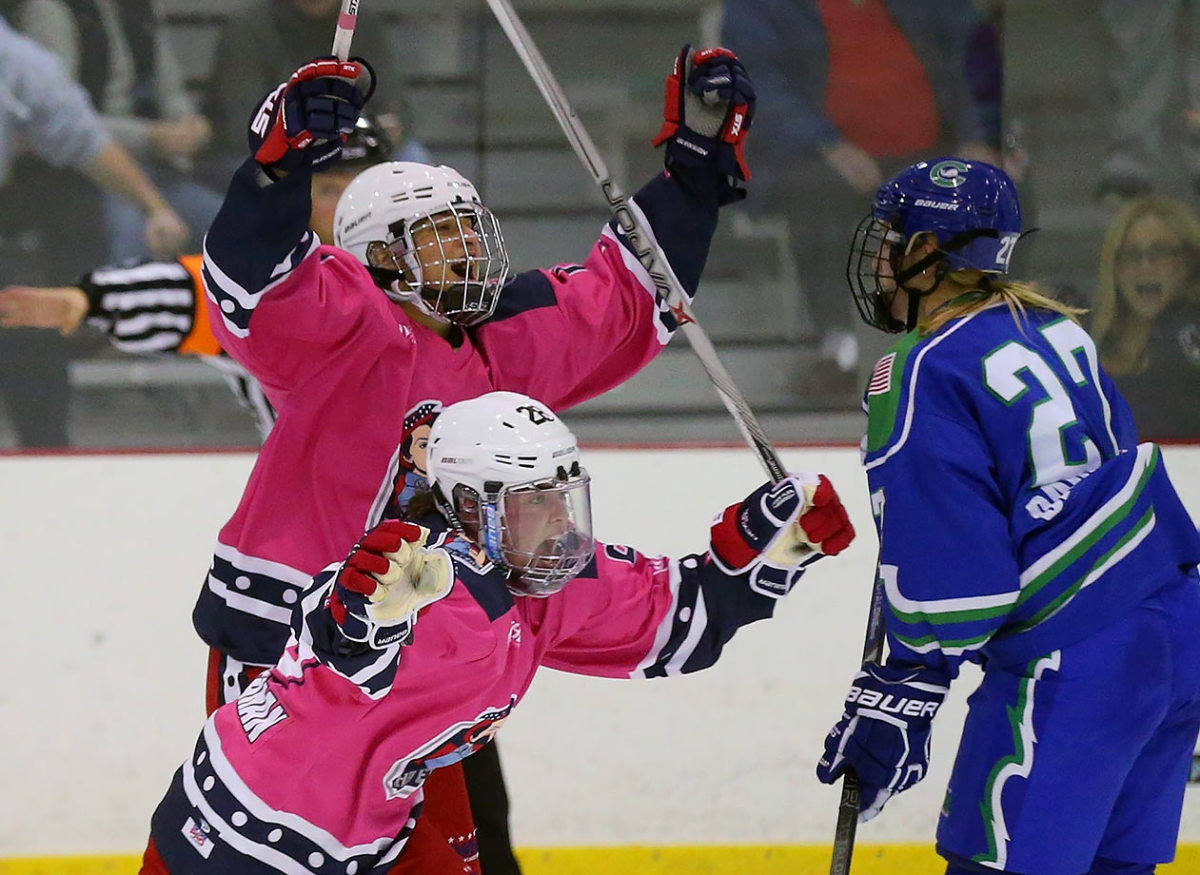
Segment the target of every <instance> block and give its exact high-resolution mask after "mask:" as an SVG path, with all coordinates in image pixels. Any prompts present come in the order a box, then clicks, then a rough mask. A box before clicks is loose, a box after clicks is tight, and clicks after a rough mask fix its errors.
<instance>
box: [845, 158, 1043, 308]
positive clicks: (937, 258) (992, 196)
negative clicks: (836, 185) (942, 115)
mask: <svg viewBox="0 0 1200 875" xmlns="http://www.w3.org/2000/svg"><path fill="white" fill-rule="evenodd" d="M922 235H924V236H925V239H928V237H932V238H933V239H934V242H935V246H936V250H935V251H934V252H932V253H930V254H928V255H927V256H925V257H924V258H921V259H920V260H918V261H917V262H916V263H914V264H910V265H908V266H907V267H905V268H904V269H903V270H902V269H901V263H902V262H903V260H904V257H905V256H906V255H907V254H908V252H909V251H910V249H911V246H912V242H913V239H914V238H916V237H918V236H922ZM1020 236H1021V206H1020V202H1019V201H1018V199H1017V190H1016V187H1015V186H1014V185H1013V182H1012V180H1011V179H1009V177H1008V174H1007V173H1005V172H1004V171H1003V170H1001V169H1000V168H999V167H994V166H992V165H991V164H986V163H984V162H982V161H966V160H963V159H960V158H951V157H947V158H935V159H932V160H930V161H919V162H917V163H916V164H913V165H912V166H911V167H908V168H906V169H905V170H902V171H901V172H900V173H898V174H897V175H896V176H895V177H893V178H892V179H890V180H888V181H887V182H885V183H884V184H883V185H882V186H880V187H879V191H878V192H877V193H876V194H875V203H874V204H873V205H872V207H871V214H870V215H869V216H867V217H866V218H864V219H863V220H862V222H860V223H859V226H858V229H857V230H856V232H855V235H854V242H853V244H852V246H851V249H850V260H849V262H848V264H847V266H846V277H847V279H848V280H849V283H850V290H851V293H852V294H853V295H854V301H855V304H857V306H858V311H859V314H860V315H861V316H862V318H863V321H865V322H866V323H867V324H868V325H872V326H874V327H875V328H880V329H882V330H884V331H890V332H900V331H911V330H912V329H913V328H914V327H915V324H916V312H917V303H918V302H917V299H918V298H919V297H920V295H922V294H928V293H929V292H931V291H933V289H935V288H937V285H938V284H940V282H941V279H942V278H943V277H944V276H945V275H946V274H947V273H949V272H950V271H955V270H978V271H981V272H983V273H985V274H1005V273H1008V264H1009V259H1010V258H1011V256H1012V251H1013V247H1014V245H1015V244H1016V242H1017V240H1018V239H1019V238H1020ZM930 267H934V268H935V276H936V278H937V280H936V282H935V283H934V285H933V286H932V287H930V288H927V289H923V290H916V289H912V288H909V287H908V286H906V285H905V283H907V282H908V281H909V280H911V279H912V278H913V277H915V276H917V275H919V274H921V273H924V272H925V271H926V270H928V269H929V268H930ZM901 288H903V289H904V290H905V291H906V292H908V293H909V318H908V320H907V321H906V322H904V323H902V322H900V321H899V320H898V319H896V318H895V317H894V316H893V315H892V312H891V310H892V301H893V299H894V298H895V297H896V294H897V292H898V291H899V290H900V289H901Z"/></svg>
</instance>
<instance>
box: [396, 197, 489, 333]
mask: <svg viewBox="0 0 1200 875" xmlns="http://www.w3.org/2000/svg"><path fill="white" fill-rule="evenodd" d="M387 249H388V252H389V253H390V255H391V259H392V261H393V262H394V264H395V266H396V269H397V270H399V271H400V275H401V280H400V288H401V291H402V292H404V291H407V292H410V293H411V295H412V296H413V297H414V298H416V299H419V301H418V303H419V304H421V305H422V306H423V309H426V310H428V311H429V312H431V313H434V314H436V315H438V316H441V317H443V318H445V319H446V320H448V321H450V322H454V323H457V324H459V325H474V324H475V323H476V322H480V321H482V320H484V319H486V318H487V317H488V316H490V315H491V314H492V311H494V310H495V309H496V300H497V296H498V295H499V292H500V288H501V286H503V285H504V280H505V279H506V278H507V276H508V252H507V250H506V249H505V248H504V238H503V237H502V236H501V234H500V225H499V223H498V222H497V221H496V217H495V216H494V215H492V212H491V210H488V209H487V208H486V207H483V206H480V205H478V204H469V205H463V206H458V207H455V208H453V209H449V210H445V209H444V210H440V211H438V212H436V213H430V214H427V215H425V216H421V217H418V218H416V219H414V220H412V221H410V222H409V223H408V225H407V227H406V228H405V231H404V233H403V234H401V235H400V236H399V237H397V238H396V239H394V240H392V241H391V242H390V243H388V244H387Z"/></svg>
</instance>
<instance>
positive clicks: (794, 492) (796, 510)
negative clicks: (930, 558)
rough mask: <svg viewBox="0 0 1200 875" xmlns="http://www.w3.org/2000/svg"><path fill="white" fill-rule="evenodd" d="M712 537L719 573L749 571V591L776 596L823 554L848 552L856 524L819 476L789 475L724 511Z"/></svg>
mask: <svg viewBox="0 0 1200 875" xmlns="http://www.w3.org/2000/svg"><path fill="white" fill-rule="evenodd" d="M711 538H712V557H713V560H714V561H715V562H716V563H717V565H718V567H720V568H721V570H722V571H725V572H726V573H728V574H744V573H746V572H749V580H750V588H751V589H753V590H754V591H755V592H757V593H759V594H761V595H765V596H770V597H772V598H780V597H782V596H785V595H787V594H788V592H790V591H791V589H792V587H793V586H795V584H796V581H797V580H799V579H800V576H801V575H802V574H803V573H804V569H805V568H807V567H808V566H809V565H811V564H812V563H813V562H814V561H816V560H817V559H819V558H820V557H821V556H822V555H830V556H832V555H835V554H837V553H840V552H842V550H844V549H846V547H847V546H849V544H850V541H851V540H853V538H854V526H852V525H851V524H850V518H849V517H848V516H847V514H846V509H845V508H844V507H842V502H841V499H840V498H838V494H837V492H836V491H834V488H833V484H832V483H830V482H829V480H828V479H827V478H826V477H825V476H824V475H823V474H792V475H790V476H789V477H787V478H786V479H784V480H781V481H779V482H778V483H767V484H765V485H763V486H760V487H759V488H758V489H756V490H755V491H754V492H752V493H751V494H750V495H749V497H747V498H746V500H745V501H742V502H741V503H739V504H734V505H730V506H729V507H727V508H726V509H725V512H724V513H722V514H721V516H719V517H717V519H716V521H714V522H713V525H712V532H711Z"/></svg>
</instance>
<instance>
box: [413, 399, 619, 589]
mask: <svg viewBox="0 0 1200 875" xmlns="http://www.w3.org/2000/svg"><path fill="white" fill-rule="evenodd" d="M426 471H427V474H428V477H429V483H430V486H431V488H432V490H433V496H434V499H435V500H436V501H437V502H438V506H439V508H440V509H441V510H442V512H443V513H444V514H445V515H446V516H447V517H448V518H449V520H450V522H451V524H452V525H454V527H455V528H456V529H458V531H459V532H461V533H462V534H463V535H464V536H466V537H467V539H468V540H470V541H471V542H473V543H474V544H475V545H476V546H478V547H481V548H483V550H484V551H485V552H486V553H487V556H488V558H489V559H491V560H492V562H494V563H496V564H497V565H501V566H503V567H505V568H507V569H508V570H509V572H510V574H509V581H508V588H509V589H510V590H511V591H512V592H513V593H514V594H516V595H532V596H546V595H550V594H551V593H555V592H558V591H559V590H560V589H562V588H563V587H564V586H565V585H566V584H567V582H568V581H569V580H571V579H572V578H574V577H575V576H576V575H578V574H579V572H580V571H582V570H583V568H584V567H585V566H586V565H587V564H588V563H589V562H590V561H591V560H592V556H593V554H594V553H595V551H596V544H595V541H594V540H593V538H592V503H591V493H590V489H589V485H588V484H589V482H590V478H589V477H588V475H587V472H586V471H585V470H584V469H583V468H582V467H580V464H579V447H578V446H577V445H576V443H575V436H574V435H573V434H571V432H570V430H569V429H568V428H567V427H566V426H565V425H563V423H562V420H560V419H559V418H558V417H557V416H555V415H554V414H553V413H551V412H550V410H549V409H548V408H547V407H546V406H545V405H543V404H542V403H541V402H539V401H534V400H533V399H532V398H529V397H528V396H526V395H519V394H517V393H515V392H489V393H488V394H486V395H481V396H480V397H478V398H473V399H471V400H469V401H460V402H458V403H457V404H451V405H450V406H449V407H447V408H446V409H445V410H443V411H442V413H441V415H440V416H438V418H437V420H436V421H435V422H434V424H433V430H432V432H431V433H430V435H429V445H428V461H427V467H426Z"/></svg>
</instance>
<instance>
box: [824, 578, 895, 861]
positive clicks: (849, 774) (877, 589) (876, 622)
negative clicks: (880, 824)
mask: <svg viewBox="0 0 1200 875" xmlns="http://www.w3.org/2000/svg"><path fill="white" fill-rule="evenodd" d="M884 597H885V594H884V591H883V584H882V582H881V581H880V580H876V581H875V584H874V585H873V586H872V587H871V607H870V611H869V612H868V613H867V633H866V636H865V637H864V640H863V662H879V660H880V659H881V658H882V657H883V632H884V629H883V608H884ZM861 794H862V784H861V782H860V781H859V780H858V775H857V774H856V773H855V771H854V769H847V770H846V771H845V772H844V773H843V775H842V797H841V799H840V800H839V801H838V815H837V826H836V827H834V831H833V856H832V858H831V860H830V863H829V875H850V860H851V858H852V857H853V855H854V834H855V831H856V829H857V828H858V807H859V798H860V796H861Z"/></svg>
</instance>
